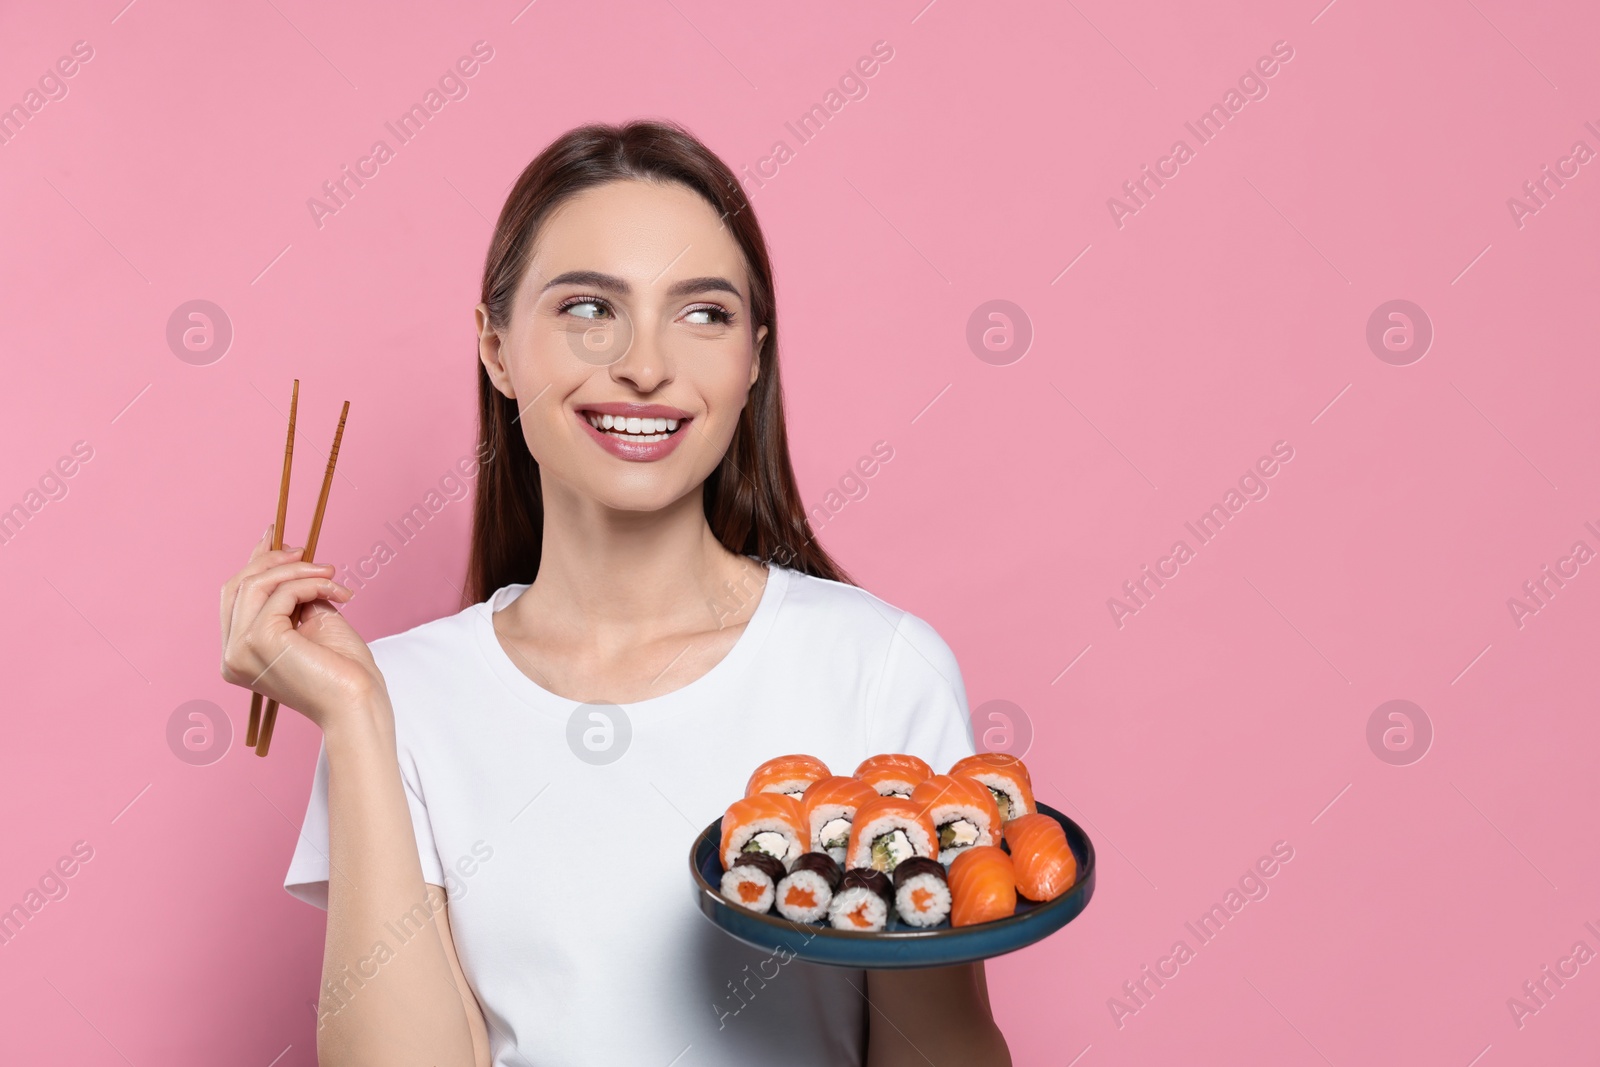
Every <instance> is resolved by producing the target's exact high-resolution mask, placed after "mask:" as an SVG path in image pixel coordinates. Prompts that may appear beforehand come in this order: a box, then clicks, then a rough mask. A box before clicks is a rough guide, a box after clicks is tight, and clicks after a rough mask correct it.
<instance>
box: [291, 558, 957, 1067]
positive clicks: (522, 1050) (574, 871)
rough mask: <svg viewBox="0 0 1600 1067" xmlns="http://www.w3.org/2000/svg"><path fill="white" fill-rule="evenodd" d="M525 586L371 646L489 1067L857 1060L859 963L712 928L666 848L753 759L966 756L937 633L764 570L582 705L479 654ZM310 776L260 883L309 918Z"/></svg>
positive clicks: (321, 862) (489, 654) (314, 813)
mask: <svg viewBox="0 0 1600 1067" xmlns="http://www.w3.org/2000/svg"><path fill="white" fill-rule="evenodd" d="M526 588H527V586H526V585H509V586H506V587H504V588H502V589H500V590H499V591H497V592H496V593H495V594H494V596H492V597H490V599H489V600H488V601H487V602H486V603H483V604H476V605H474V606H472V607H470V608H467V609H466V610H464V611H462V612H460V613H459V614H456V615H453V616H449V617H447V618H443V619H438V620H436V621H434V622H429V623H425V624H423V625H421V626H418V627H416V628H414V629H412V630H408V631H406V632H404V633H401V634H396V635H394V636H392V637H385V638H382V639H379V640H377V641H374V642H373V643H372V653H373V656H374V657H375V658H376V660H377V663H378V666H379V667H380V668H381V669H382V671H383V675H384V678H385V679H386V681H387V683H388V689H389V695H390V698H391V700H392V702H393V705H394V715H395V734H396V740H397V743H398V749H399V759H400V769H401V772H402V776H403V778H404V782H405V790H406V800H407V802H408V803H409V804H410V808H411V819H412V823H413V826H414V829H415V831H416V839H417V850H418V852H419V853H420V854H421V857H422V876H423V880H424V881H425V882H428V883H431V884H434V885H441V886H444V887H445V888H446V890H447V891H448V892H449V897H450V904H449V916H450V926H451V930H452V932H453V934H454V937H455V944H456V950H457V953H458V954H459V956H460V959H461V967H462V969H463V971H464V972H465V973H466V976H467V980H468V982H470V983H471V985H472V989H473V992H474V993H476V995H477V998H478V1002H479V1004H481V1005H482V1007H483V1011H484V1014H485V1017H486V1019H487V1021H488V1024H489V1042H490V1047H491V1049H492V1051H493V1058H494V1063H495V1064H496V1065H497V1067H512V1065H517V1067H526V1065H528V1064H539V1065H541V1067H543V1065H545V1064H596V1063H605V1064H653V1065H659V1067H666V1065H667V1064H672V1065H673V1067H695V1065H701V1064H749V1063H760V1064H763V1065H764V1067H782V1065H787V1064H806V1065H811V1064H824V1063H826V1064H859V1063H861V1062H862V1060H863V1059H864V1045H865V1040H864V1038H865V1034H866V1024H867V1016H866V1012H865V1010H864V1008H865V1001H864V1000H863V993H864V991H865V983H864V981H863V978H864V975H863V974H862V972H860V971H853V970H846V969H842V968H834V967H824V966H818V965H813V964H808V963H804V962H802V961H799V960H794V959H789V958H787V957H774V956H773V955H772V954H770V953H765V952H761V951H758V950H756V949H752V948H749V947H747V946H746V945H744V944H743V943H741V942H738V941H736V940H734V939H733V938H731V937H729V936H728V935H726V934H724V933H723V932H722V931H720V930H718V929H717V928H716V927H714V926H713V925H712V924H711V923H710V922H709V921H708V920H707V919H706V918H705V917H704V916H703V915H701V914H700V913H699V911H698V908H697V906H696V904H695V902H694V893H693V888H692V886H693V883H692V882H691V880H690V874H689V849H690V846H691V844H692V843H693V842H694V840H695V838H696V837H697V836H698V834H699V833H700V831H701V830H703V829H704V828H705V827H706V826H707V825H708V824H710V823H711V822H712V821H713V820H715V819H716V818H718V817H719V816H721V815H722V813H723V811H724V810H726V808H727V807H728V805H729V804H731V803H732V802H733V801H735V800H737V799H738V798H739V797H740V796H742V795H743V793H744V786H745V781H746V779H747V778H748V777H749V775H750V772H751V771H752V770H754V769H755V767H756V766H757V765H758V764H760V763H761V762H763V761H764V760H767V759H770V758H771V757H773V756H777V755H782V754H784V753H790V752H804V753H809V754H811V755H814V756H817V757H820V758H821V759H822V760H823V761H824V762H826V763H827V764H828V766H829V767H831V768H832V769H833V770H834V772H835V773H839V774H849V773H851V772H852V771H853V770H854V769H855V767H856V765H857V764H858V763H859V762H860V761H861V760H862V759H864V758H866V757H867V756H869V755H872V754H874V753H878V752H909V753H913V754H915V755H918V756H921V757H923V758H924V759H926V760H927V761H928V762H929V763H931V764H932V765H933V766H934V769H935V770H939V771H943V770H946V769H947V768H948V767H949V766H950V764H952V763H954V762H955V761H956V760H957V759H959V758H961V757H962V756H965V755H968V754H970V753H971V752H972V751H973V744H972V732H971V726H970V725H969V722H968V718H967V700H966V693H965V690H964V688H963V685H962V681H961V674H960V671H959V669H958V668H957V666H956V661H955V658H954V657H953V656H952V655H951V652H950V649H949V647H948V646H947V645H946V644H945V643H944V641H943V640H941V639H940V638H939V635H938V634H937V633H935V632H934V630H933V629H932V628H931V627H930V626H928V624H927V623H925V622H923V621H922V620H920V619H918V618H916V617H915V616H912V615H909V614H907V613H905V612H903V611H900V610H899V609H897V608H894V607H891V606H890V605H888V604H886V603H884V602H883V601H881V600H879V599H877V598H876V597H874V596H872V595H871V594H869V593H866V592H864V591H863V590H861V589H858V588H855V587H853V586H848V585H841V584H839V583H837V582H829V581H824V580H822V579H818V578H812V577H810V576H807V575H804V574H801V573H799V572H797V571H792V570H788V569H786V568H782V567H770V568H769V571H768V580H767V585H766V589H765V591H764V592H762V591H761V590H759V589H756V588H752V589H751V591H750V593H749V595H752V596H753V595H757V594H759V595H760V596H761V600H760V603H759V604H757V606H756V610H755V612H754V614H753V615H752V616H751V618H750V621H749V624H748V625H747V626H746V628H745V632H744V633H743V634H741V635H740V637H739V639H738V641H737V642H736V643H735V645H734V647H733V649H732V650H731V651H730V652H729V653H728V654H727V656H726V657H725V658H724V659H723V660H722V661H721V662H719V663H717V664H716V666H714V667H713V668H712V669H711V670H710V671H709V672H707V673H706V674H705V675H703V676H701V677H700V678H698V679H696V680H695V681H693V682H690V683H689V684H688V685H686V686H684V687H683V688H681V689H678V690H677V691H675V692H672V693H668V694H666V695H665V696H660V697H653V698H651V699H649V700H642V701H639V702H637V703H633V704H628V705H625V706H623V708H622V709H621V710H620V711H619V710H618V709H616V708H614V707H598V708H597V707H594V706H585V705H583V704H580V703H578V702H576V701H573V700H568V699H564V698H562V697H558V696H555V695H554V694H552V693H550V692H548V691H547V690H545V689H543V688H541V687H540V686H539V685H537V684H536V683H535V682H534V681H533V680H532V679H530V678H529V677H528V676H527V675H525V674H524V673H523V672H522V671H521V670H519V669H518V668H517V666H516V664H515V663H514V662H513V661H512V659H511V658H510V657H509V656H508V655H507V654H506V652H505V650H504V649H503V648H502V647H501V645H500V643H499V640H498V639H497V638H496V636H495V633H494V629H493V626H492V623H491V619H490V615H491V612H493V611H496V610H499V609H500V608H502V607H504V606H505V605H506V604H509V603H510V602H511V601H512V600H514V599H515V598H516V597H517V596H518V595H519V594H520V593H522V591H523V590H525V589H526ZM730 595H731V596H737V595H742V594H738V593H731V594H730ZM708 610H710V611H712V612H716V611H718V610H719V609H718V607H717V606H716V605H708ZM721 610H723V611H730V610H731V605H728V606H725V607H723V608H722V609H721ZM597 714H599V715H600V716H601V717H599V718H596V717H595V716H596V715H597ZM619 753H620V755H619ZM580 754H581V755H580ZM601 760H610V762H598V761H601ZM327 786H328V763H327V752H326V750H324V751H323V752H322V753H320V754H319V756H318V758H317V771H316V778H315V780H314V782H313V784H312V789H311V801H310V804H309V805H308V807H307V809H306V819H305V826H304V829H303V830H302V832H301V836H300V840H299V844H298V845H297V847H296V848H295V853H294V859H293V860H292V862H291V863H290V865H289V872H288V876H287V877H286V878H285V880H284V886H285V888H286V889H288V891H289V892H290V893H292V894H294V895H295V896H296V897H298V898H300V899H302V900H305V901H307V902H308V903H311V904H315V905H317V906H318V907H321V908H326V907H327V900H328V896H327V894H328V886H327V880H328V858H327V854H328V808H327V800H328V791H327ZM447 872H448V873H447ZM392 932H395V933H402V932H404V931H400V930H398V929H397V930H395V931H392ZM386 940H387V939H386ZM395 940H396V941H398V938H396V939H395ZM396 947H397V944H390V945H389V948H390V949H394V948H396Z"/></svg>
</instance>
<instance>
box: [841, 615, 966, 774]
mask: <svg viewBox="0 0 1600 1067" xmlns="http://www.w3.org/2000/svg"><path fill="white" fill-rule="evenodd" d="M867 751H868V752H869V753H876V752H907V753H910V754H912V755H915V756H921V757H922V758H923V759H925V760H927V761H928V762H929V763H930V764H932V765H933V769H934V770H935V771H937V772H939V773H941V774H942V773H944V772H945V771H947V770H949V769H950V765H951V764H952V763H954V762H955V761H956V760H958V759H961V758H962V757H963V756H970V755H972V753H973V751H974V748H973V741H972V723H971V720H970V719H969V718H968V713H967V690H966V686H965V684H964V683H963V682H962V680H961V668H960V667H959V666H958V665H957V664H956V657H955V654H954V653H953V652H951V651H950V646H949V645H947V644H945V643H944V639H943V638H941V637H940V636H939V634H938V633H937V632H936V631H935V630H934V628H933V627H932V626H929V625H928V624H927V623H925V622H923V621H922V620H921V619H919V618H917V617H916V616H915V615H911V614H909V613H908V614H904V615H902V616H901V617H900V621H899V623H897V624H896V626H895V630H894V636H893V637H892V638H891V639H890V645H889V652H888V655H887V656H886V657H885V660H884V670H883V675H882V677H881V679H880V680H879V686H878V699H877V707H876V708H875V711H874V714H873V716H872V721H871V722H870V723H869V724H868V728H867Z"/></svg>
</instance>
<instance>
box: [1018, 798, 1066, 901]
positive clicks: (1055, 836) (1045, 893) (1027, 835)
mask: <svg viewBox="0 0 1600 1067" xmlns="http://www.w3.org/2000/svg"><path fill="white" fill-rule="evenodd" d="M1005 838H1006V844H1007V845H1009V846H1010V847H1011V861H1012V865H1013V866H1014V867H1015V868H1016V872H1017V889H1018V891H1020V892H1021V893H1022V895H1023V896H1025V897H1027V898H1028V899H1029V900H1037V901H1040V902H1041V903H1042V902H1043V901H1046V900H1054V899H1055V898H1056V897H1059V896H1060V895H1061V894H1062V893H1065V892H1066V891H1067V890H1069V889H1071V888H1072V883H1073V882H1075V881H1076V880H1077V878H1078V859H1077V857H1076V856H1074V855H1073V854H1072V846H1070V845H1068V844H1067V834H1066V831H1064V830H1063V829H1061V824H1060V823H1058V822H1056V821H1055V820H1054V819H1052V818H1051V817H1050V816H1048V815H1039V814H1034V815H1019V816H1017V817H1016V818H1015V819H1012V820H1011V821H1010V822H1008V823H1006V827H1005Z"/></svg>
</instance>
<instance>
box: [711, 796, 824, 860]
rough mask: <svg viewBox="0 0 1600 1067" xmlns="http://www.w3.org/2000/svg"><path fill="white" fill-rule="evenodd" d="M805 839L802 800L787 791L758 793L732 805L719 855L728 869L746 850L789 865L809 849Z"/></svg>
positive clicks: (723, 820)
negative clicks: (787, 793) (801, 815)
mask: <svg viewBox="0 0 1600 1067" xmlns="http://www.w3.org/2000/svg"><path fill="white" fill-rule="evenodd" d="M805 840H806V834H805V830H804V829H802V827H801V822H800V802H799V801H798V800H796V799H794V797H791V796H787V795H785V794H783V793H756V794H755V795H754V796H748V797H745V798H744V799H743V800H736V801H734V802H733V803H732V804H730V805H729V806H728V811H727V813H726V814H725V815H723V816H722V848H721V850H720V851H719V852H718V855H720V856H721V857H722V866H723V868H724V869H725V870H726V869H728V868H731V867H732V866H733V864H734V861H735V860H737V859H738V858H739V856H740V854H741V853H745V852H764V853H766V854H767V855H768V856H771V857H772V858H773V859H775V860H777V861H778V862H780V863H782V864H783V865H784V866H785V867H787V866H788V865H789V863H790V861H792V860H793V859H794V858H795V857H796V856H798V855H800V853H802V852H804V851H806V844H805Z"/></svg>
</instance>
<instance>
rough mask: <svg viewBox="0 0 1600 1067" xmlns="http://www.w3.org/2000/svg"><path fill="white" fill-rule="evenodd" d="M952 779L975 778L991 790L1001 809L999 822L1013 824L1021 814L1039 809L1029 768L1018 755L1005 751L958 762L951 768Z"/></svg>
mask: <svg viewBox="0 0 1600 1067" xmlns="http://www.w3.org/2000/svg"><path fill="white" fill-rule="evenodd" d="M950 775H951V777H959V778H975V779H977V780H978V781H980V782H982V783H983V784H984V785H986V786H988V787H989V792H991V793H993V794H994V802H995V805H996V806H997V807H998V808H999V809H1000V821H1001V822H1003V823H1004V822H1010V821H1011V820H1012V819H1015V818H1016V817H1017V816H1018V815H1032V814H1033V813H1034V812H1035V811H1037V810H1038V809H1037V808H1035V807H1034V804H1033V780H1032V779H1031V778H1029V776H1028V768H1027V767H1026V766H1024V765H1023V762H1022V761H1021V760H1019V759H1017V757H1015V756H1008V755H1006V754H1005V753H1004V752H980V753H978V754H977V755H976V756H968V757H967V758H966V759H961V760H957V761H956V765H955V766H954V767H951V768H950Z"/></svg>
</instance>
